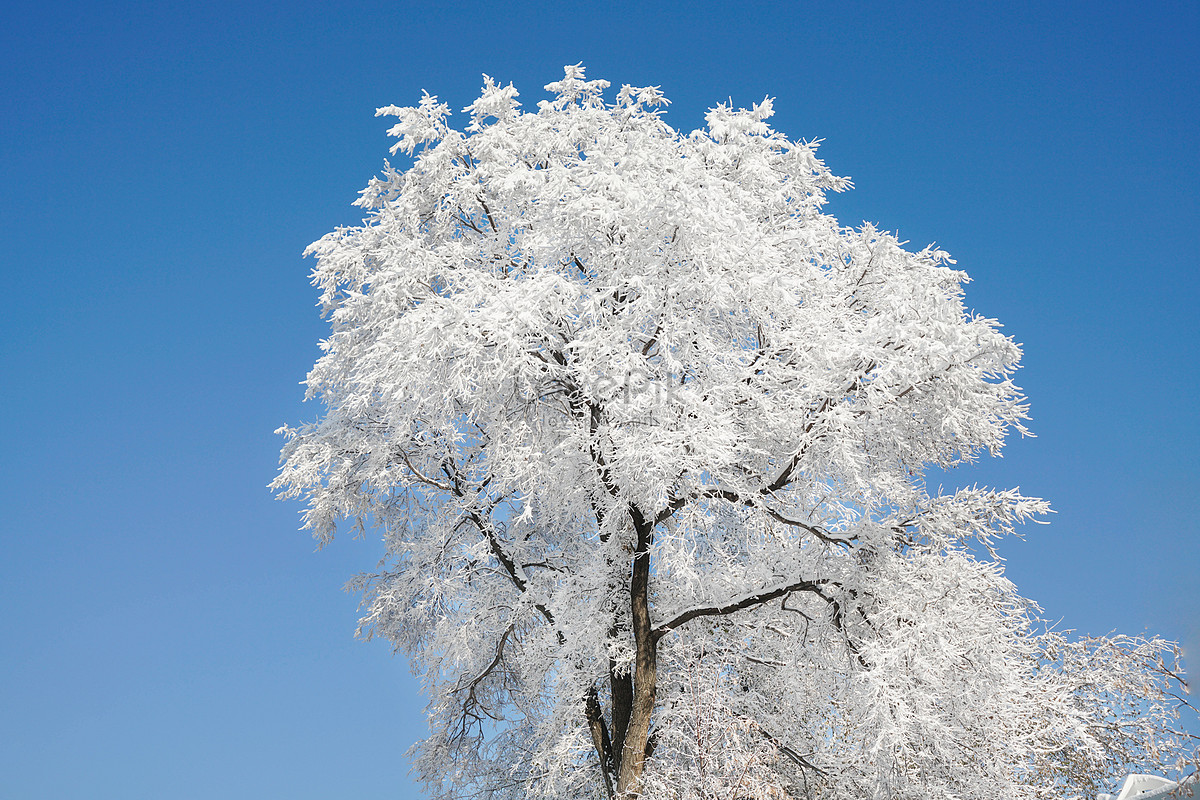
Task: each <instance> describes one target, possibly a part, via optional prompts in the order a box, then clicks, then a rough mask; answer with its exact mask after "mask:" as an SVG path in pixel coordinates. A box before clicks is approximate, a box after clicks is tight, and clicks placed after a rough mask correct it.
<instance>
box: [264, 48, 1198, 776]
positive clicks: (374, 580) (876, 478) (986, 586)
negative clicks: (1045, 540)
mask: <svg viewBox="0 0 1200 800" xmlns="http://www.w3.org/2000/svg"><path fill="white" fill-rule="evenodd" d="M608 86H609V84H608V83H607V82H606V81H598V80H592V81H589V80H586V79H585V75H584V71H583V68H582V67H581V66H575V67H568V68H567V69H566V74H565V76H564V78H563V79H562V80H561V81H557V82H555V83H552V84H550V85H549V86H547V87H546V89H547V90H548V91H549V92H551V93H552V94H553V99H552V100H548V101H543V102H541V103H539V104H538V109H537V111H536V112H532V113H527V112H523V111H522V110H521V109H520V106H519V103H518V102H517V100H516V98H517V92H516V90H515V89H514V88H513V87H512V86H511V85H509V86H500V85H499V84H497V83H495V82H494V81H493V80H492V79H491V78H487V77H486V76H485V84H484V87H483V91H482V94H481V95H480V97H479V99H477V100H476V101H475V102H474V103H472V104H471V105H470V106H469V107H468V108H467V109H465V112H466V113H468V114H469V117H470V122H469V124H468V125H467V126H466V128H465V130H464V131H458V130H455V129H453V128H451V127H450V126H449V125H448V124H447V121H446V120H447V117H448V116H449V114H450V111H449V109H448V107H447V106H446V105H445V104H442V103H439V102H438V100H437V98H436V97H432V96H429V95H425V96H424V97H423V98H422V99H421V102H420V104H419V105H418V106H417V107H415V108H397V107H395V106H389V107H386V108H381V109H379V111H378V114H380V115H388V116H395V117H398V119H399V121H398V122H397V124H396V125H395V127H393V128H392V129H391V130H390V134H391V135H393V136H395V137H397V138H398V141H397V143H396V144H395V146H394V147H393V148H392V153H393V155H395V154H396V153H397V152H398V151H400V152H402V153H403V154H404V155H405V156H407V157H409V158H410V159H411V164H410V166H409V167H408V168H407V169H404V170H401V169H398V168H396V167H393V166H392V165H391V164H389V163H386V162H385V169H384V173H383V175H382V177H380V178H376V179H373V180H372V181H371V183H370V185H369V186H368V187H367V188H366V189H365V190H364V191H363V192H362V195H361V197H360V199H359V200H358V205H359V206H360V207H362V208H363V209H365V210H366V211H367V214H368V218H367V219H366V220H364V222H363V224H362V225H361V226H358V227H351V228H341V229H338V230H337V231H335V232H333V233H331V234H329V235H328V236H325V237H324V238H322V239H321V240H320V241H318V242H316V243H314V244H313V245H311V246H310V247H309V249H308V251H307V253H308V254H311V255H314V256H316V260H317V266H316V268H315V270H314V272H313V283H314V285H316V286H317V287H319V289H320V292H321V303H322V307H323V309H324V311H325V313H326V314H327V315H328V317H329V319H330V320H331V323H332V328H333V332H332V336H331V337H330V338H329V339H328V340H327V341H325V342H323V343H322V347H323V350H324V355H323V356H322V357H321V358H320V360H319V361H318V362H317V364H316V366H315V368H314V369H313V371H312V372H311V373H310V374H309V376H308V380H307V387H308V397H310V398H319V399H320V400H322V401H323V403H324V406H325V413H324V416H323V417H322V418H320V420H319V421H317V422H316V423H313V424H308V425H304V426H302V427H299V428H285V429H281V430H282V431H283V432H284V433H285V434H286V436H287V439H288V441H287V444H286V446H285V447H284V450H283V467H282V470H281V472H280V474H279V476H278V477H277V479H276V480H275V482H274V484H273V486H274V488H275V489H276V490H277V491H279V492H280V493H281V494H282V495H283V496H285V497H303V498H304V499H306V501H307V504H308V510H307V512H306V515H305V525H306V527H308V528H310V529H312V531H313V533H314V534H315V536H317V537H318V538H319V539H320V540H321V541H322V542H324V541H326V540H328V539H330V538H331V537H332V536H333V535H334V532H335V525H336V523H337V521H338V520H339V519H342V518H347V519H349V520H352V521H353V522H354V524H355V526H356V528H357V529H359V530H362V529H364V528H365V527H367V526H377V527H378V528H379V529H380V530H381V531H382V534H383V536H384V539H385V542H386V545H387V552H388V554H389V555H388V561H387V562H385V564H384V565H383V566H382V567H381V570H380V571H379V572H378V574H374V575H369V576H364V577H361V578H360V579H359V580H358V581H357V583H356V584H355V585H356V586H357V588H359V589H360V590H361V591H362V592H363V593H364V603H365V608H366V609H367V610H366V614H365V617H364V618H363V620H362V627H361V629H360V632H362V633H364V634H365V635H367V636H372V635H380V636H383V637H385V638H386V639H387V640H388V641H390V642H391V643H392V644H393V645H394V646H395V647H396V649H397V650H399V651H402V652H404V653H405V654H407V655H408V657H409V658H410V659H411V663H412V665H413V667H414V669H415V670H416V671H417V672H418V673H419V674H420V677H421V679H422V681H423V685H424V690H425V692H427V694H428V700H429V705H428V715H429V722H430V729H431V734H430V736H429V738H428V739H426V740H425V741H424V742H422V743H420V744H418V745H417V746H416V747H415V748H414V753H413V757H414V764H415V770H416V772H417V773H418V775H419V777H420V778H421V779H422V780H423V781H424V782H425V784H426V786H427V788H428V789H429V791H430V792H431V794H432V795H433V796H436V797H447V798H449V797H473V796H477V795H482V796H486V797H514V798H515V797H545V798H550V797H609V798H613V797H616V798H622V799H624V798H633V797H639V796H640V797H644V798H676V797H678V798H701V797H714V798H716V797H720V798H783V797H798V796H809V797H864V798H865V797H872V798H883V797H887V798H908V797H921V798H952V797H970V798H984V797H987V798H1015V797H1038V796H1042V797H1060V796H1069V795H1070V794H1072V793H1078V792H1093V791H1094V790H1095V788H1096V785H1097V783H1098V782H1099V781H1102V780H1105V778H1106V776H1112V775H1115V774H1117V773H1118V772H1120V771H1122V770H1125V769H1127V768H1128V767H1129V765H1130V764H1132V763H1135V762H1136V761H1137V760H1138V759H1139V758H1143V757H1144V758H1149V759H1151V760H1156V761H1159V762H1160V763H1161V761H1162V759H1164V758H1167V757H1171V758H1174V757H1175V756H1176V755H1178V754H1179V753H1180V752H1182V749H1181V748H1182V746H1183V740H1182V738H1181V736H1182V735H1181V734H1173V733H1171V731H1170V723H1171V720H1172V718H1173V713H1174V709H1173V706H1172V705H1171V704H1170V702H1168V701H1169V700H1170V697H1169V692H1170V686H1169V678H1170V675H1169V673H1170V670H1171V669H1173V667H1172V662H1167V661H1163V656H1164V655H1168V656H1169V655H1170V653H1171V648H1170V646H1169V645H1168V644H1167V643H1164V642H1162V641H1160V640H1157V639H1154V640H1143V639H1136V640H1134V639H1121V638H1111V639H1099V640H1073V639H1071V638H1069V637H1067V636H1065V635H1063V634H1060V633H1058V632H1054V631H1048V630H1046V629H1045V627H1044V626H1043V624H1042V623H1041V621H1040V619H1039V618H1038V609H1037V607H1036V606H1035V605H1034V604H1033V603H1031V602H1029V601H1027V600H1025V599H1023V598H1021V597H1020V596H1019V595H1018V594H1017V593H1016V591H1015V589H1014V587H1013V586H1012V585H1011V584H1010V583H1009V582H1008V581H1007V580H1006V579H1005V578H1004V576H1003V571H1002V569H1001V567H1000V566H999V564H998V563H997V560H996V559H994V558H987V557H983V556H981V555H978V554H982V553H991V554H992V556H994V555H995V553H994V551H993V550H992V544H993V542H994V540H995V537H997V536H1000V535H1003V534H1007V533H1010V532H1012V530H1013V526H1014V525H1015V524H1017V523H1019V522H1022V521H1024V520H1027V519H1030V518H1032V517H1037V516H1039V515H1042V514H1044V513H1046V512H1047V511H1048V506H1047V504H1046V503H1045V502H1044V501H1042V500H1040V499H1037V498H1031V497H1025V496H1022V495H1021V494H1020V493H1019V492H1017V491H993V490H986V489H981V488H968V489H963V490H960V491H957V492H955V493H953V494H940V493H938V494H932V493H930V491H929V490H928V488H927V486H926V484H925V481H924V475H925V472H926V470H927V469H928V468H929V467H930V466H931V465H936V466H937V467H941V468H950V467H953V466H955V465H958V464H962V463H963V462H969V461H972V460H973V459H975V458H976V457H977V456H978V455H979V454H981V453H982V452H983V451H987V452H989V453H992V454H994V453H996V452H998V451H999V450H1000V448H1001V447H1002V445H1003V443H1004V440H1005V436H1006V434H1007V433H1009V432H1010V431H1014V430H1015V431H1018V432H1021V433H1024V432H1025V428H1024V425H1023V424H1024V421H1025V420H1026V405H1025V402H1024V398H1023V397H1022V395H1021V393H1020V391H1019V389H1018V388H1017V387H1016V386H1015V385H1014V384H1013V382H1012V376H1013V373H1014V371H1015V370H1016V369H1017V367H1018V362H1019V358H1020V350H1019V348H1018V346H1017V345H1016V344H1014V343H1013V341H1012V340H1010V339H1009V338H1006V337H1005V336H1003V335H1002V334H1000V333H999V332H998V330H997V328H998V324H997V323H996V322H995V321H994V320H991V319H987V318H984V317H981V316H977V315H974V314H971V313H968V312H967V311H966V310H965V308H964V305H963V302H962V286H963V284H964V283H965V282H966V280H967V276H966V275H965V274H964V273H962V272H960V271H956V270H955V269H953V268H952V267H951V266H950V265H952V264H953V263H954V262H953V261H952V260H951V259H950V257H949V256H948V255H947V254H946V253H945V252H943V251H941V250H939V249H937V248H935V247H933V246H930V247H926V248H925V249H923V250H921V251H919V252H911V251H908V250H905V249H904V248H903V246H902V244H903V243H902V242H899V241H897V239H896V238H895V237H894V236H892V235H891V234H888V233H886V232H883V231H880V230H878V229H876V228H875V227H873V226H871V225H866V224H864V225H863V226H862V227H860V228H857V229H850V228H846V227H843V226H841V225H840V224H839V223H838V221H837V220H835V219H834V218H832V217H831V216H829V215H827V214H825V213H823V210H822V209H823V207H824V203H825V199H826V193H827V192H829V191H842V190H844V189H847V188H849V187H850V182H849V181H848V180H846V179H844V178H840V177H836V176H835V175H834V174H833V173H831V172H830V171H829V170H828V169H827V168H826V166H825V165H824V164H823V163H822V162H821V161H820V160H819V159H818V158H817V156H816V149H817V144H816V143H808V142H792V141H789V140H788V139H787V138H786V137H784V136H783V135H781V134H780V133H777V132H776V131H774V130H772V129H771V128H770V127H769V126H768V124H767V119H768V118H769V117H770V116H771V113H772V108H771V105H772V104H771V100H770V99H767V100H764V101H763V102H762V103H759V104H757V105H755V106H753V107H752V108H751V109H748V110H746V109H736V110H735V109H734V108H732V107H729V106H718V107H717V108H714V109H712V110H711V111H710V112H709V113H708V115H707V117H706V120H707V127H706V128H705V129H703V130H698V131H695V132H692V133H690V134H686V135H684V134H681V133H679V132H677V131H675V130H673V129H672V128H671V127H669V126H668V125H667V124H666V122H665V121H664V119H663V116H662V110H663V108H664V107H665V105H666V103H667V101H666V99H665V98H664V97H663V96H662V94H661V93H660V92H659V91H658V89H657V88H656V87H646V88H633V87H630V86H624V87H622V89H621V90H620V91H619V92H618V93H617V94H616V98H615V101H614V102H612V103H608V102H606V101H605V99H604V97H603V94H604V91H605V90H606V89H607V88H608ZM1155 766H1157V765H1155Z"/></svg>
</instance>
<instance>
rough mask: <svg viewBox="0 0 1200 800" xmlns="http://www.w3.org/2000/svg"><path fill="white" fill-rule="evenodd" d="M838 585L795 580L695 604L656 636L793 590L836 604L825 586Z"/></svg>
mask: <svg viewBox="0 0 1200 800" xmlns="http://www.w3.org/2000/svg"><path fill="white" fill-rule="evenodd" d="M837 585H838V584H837V583H835V582H834V581H829V580H816V581H795V582H793V583H788V584H783V585H781V586H774V587H771V588H769V589H762V590H760V591H757V592H755V593H754V594H748V595H745V596H743V597H739V598H736V599H733V600H729V601H726V602H724V603H709V604H706V605H702V606H695V607H693V608H690V609H688V610H687V611H684V612H683V613H681V614H678V615H676V617H675V618H674V619H672V620H670V621H669V622H664V623H663V624H661V625H659V626H658V627H656V628H655V629H654V638H655V639H656V640H657V639H661V638H662V637H663V636H666V635H667V634H668V633H670V632H671V631H673V630H675V629H676V628H678V627H679V626H681V625H685V624H686V623H688V622H691V621H692V620H694V619H699V618H700V617H718V616H726V615H728V614H733V613H734V612H737V611H743V610H745V609H747V608H753V607H754V606H760V605H762V604H763V603H769V602H771V601H772V600H775V599H777V598H780V597H784V596H785V595H789V594H791V593H792V592H809V593H811V594H815V595H817V596H818V597H820V598H821V599H822V600H824V601H825V602H827V603H833V604H835V605H836V602H837V601H835V600H834V599H833V598H832V597H830V596H829V595H827V594H825V591H824V587H825V586H837Z"/></svg>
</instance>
